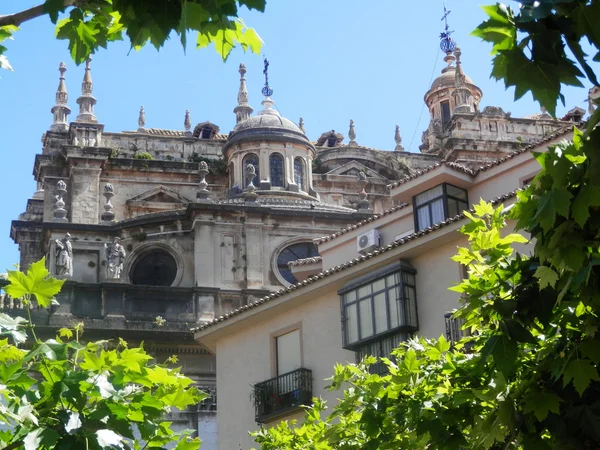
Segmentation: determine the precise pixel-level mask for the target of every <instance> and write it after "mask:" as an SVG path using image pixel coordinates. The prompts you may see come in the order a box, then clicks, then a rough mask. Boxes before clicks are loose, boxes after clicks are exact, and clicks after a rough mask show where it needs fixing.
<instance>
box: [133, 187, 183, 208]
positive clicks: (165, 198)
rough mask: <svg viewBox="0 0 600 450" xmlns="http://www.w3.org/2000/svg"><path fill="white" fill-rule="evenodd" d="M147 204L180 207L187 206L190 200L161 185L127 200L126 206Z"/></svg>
mask: <svg viewBox="0 0 600 450" xmlns="http://www.w3.org/2000/svg"><path fill="white" fill-rule="evenodd" d="M147 203H154V204H156V203H162V204H165V206H179V207H181V205H187V204H188V203H190V200H188V199H187V198H185V197H183V196H182V195H179V194H178V193H177V192H175V191H173V190H172V189H169V188H167V187H165V186H163V185H160V186H157V187H155V188H153V189H150V190H149V191H146V192H142V193H141V194H139V195H136V196H135V197H132V198H130V199H129V200H127V204H128V205H132V206H139V205H142V204H147Z"/></svg>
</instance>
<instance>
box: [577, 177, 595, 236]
mask: <svg viewBox="0 0 600 450" xmlns="http://www.w3.org/2000/svg"><path fill="white" fill-rule="evenodd" d="M592 206H600V187H597V186H592V185H589V184H588V185H585V186H583V187H582V188H581V190H580V191H579V193H578V194H577V197H575V200H574V201H573V219H575V222H577V225H579V226H580V227H582V228H583V227H584V226H585V224H586V223H587V221H588V219H589V217H590V208H591V207H592Z"/></svg>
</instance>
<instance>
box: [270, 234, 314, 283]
mask: <svg viewBox="0 0 600 450" xmlns="http://www.w3.org/2000/svg"><path fill="white" fill-rule="evenodd" d="M313 256H319V250H318V249H317V246H316V245H315V244H313V243H312V242H300V243H298V244H292V245H289V246H287V247H286V248H284V249H283V250H282V251H281V253H279V256H277V269H278V270H279V273H280V274H281V276H282V277H283V278H284V279H285V281H287V282H288V283H292V284H296V283H297V282H298V280H296V277H295V276H294V274H293V273H292V271H291V270H290V268H289V266H288V263H289V262H290V261H296V260H297V259H304V258H312V257H313Z"/></svg>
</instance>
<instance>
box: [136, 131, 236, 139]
mask: <svg viewBox="0 0 600 450" xmlns="http://www.w3.org/2000/svg"><path fill="white" fill-rule="evenodd" d="M143 132H144V133H146V134H151V135H153V136H170V137H184V136H186V134H185V131H182V130H166V129H164V128H145V129H144V131H143ZM228 136H229V135H228V134H222V133H215V135H214V136H213V138H212V140H222V141H224V140H227V137H228ZM190 137H191V136H190Z"/></svg>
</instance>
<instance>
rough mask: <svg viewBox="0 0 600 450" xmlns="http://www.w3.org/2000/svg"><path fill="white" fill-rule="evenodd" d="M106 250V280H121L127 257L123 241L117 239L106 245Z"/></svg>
mask: <svg viewBox="0 0 600 450" xmlns="http://www.w3.org/2000/svg"><path fill="white" fill-rule="evenodd" d="M104 250H105V252H106V278H108V279H109V280H119V279H121V272H122V271H123V262H124V261H125V256H126V254H125V248H123V246H122V245H121V239H120V238H118V237H116V238H114V239H113V241H112V243H111V244H104Z"/></svg>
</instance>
